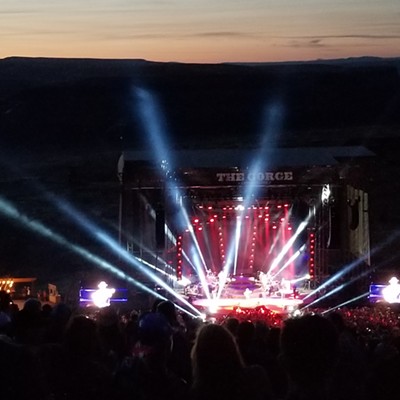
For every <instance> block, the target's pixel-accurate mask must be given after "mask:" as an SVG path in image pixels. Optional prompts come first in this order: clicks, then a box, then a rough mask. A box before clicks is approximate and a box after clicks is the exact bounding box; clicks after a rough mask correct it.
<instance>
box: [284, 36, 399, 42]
mask: <svg viewBox="0 0 400 400" xmlns="http://www.w3.org/2000/svg"><path fill="white" fill-rule="evenodd" d="M280 38H282V39H309V40H310V41H313V40H322V39H365V40H370V39H376V40H386V39H400V34H399V35H352V34H350V35H319V36H296V37H293V36H280Z"/></svg>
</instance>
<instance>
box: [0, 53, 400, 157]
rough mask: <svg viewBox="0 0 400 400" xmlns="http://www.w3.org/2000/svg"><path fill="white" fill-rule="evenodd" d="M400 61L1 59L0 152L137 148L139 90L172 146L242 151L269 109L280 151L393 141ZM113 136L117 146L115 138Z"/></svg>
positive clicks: (261, 130) (399, 117)
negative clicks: (151, 101)
mask: <svg viewBox="0 0 400 400" xmlns="http://www.w3.org/2000/svg"><path fill="white" fill-rule="evenodd" d="M399 60H400V59H376V58H361V59H347V60H332V61H329V60H327V61H325V60H318V61H315V62H302V63H299V62H296V63H270V64H240V65H239V64H208V65H199V64H179V63H155V62H149V61H145V60H96V59H46V58H7V59H3V60H0V87H1V88H2V90H1V92H0V129H1V132H2V137H1V141H2V144H3V146H8V145H11V147H14V146H17V147H18V148H21V150H22V147H21V143H24V144H25V145H26V146H28V147H29V150H32V149H34V150H35V151H39V150H41V149H42V150H43V149H44V148H46V147H47V148H49V149H50V150H56V149H62V150H63V151H68V150H69V149H70V150H72V149H73V151H76V150H77V149H78V148H79V149H82V151H88V150H91V149H102V148H120V147H122V148H123V147H141V146H144V145H145V139H144V136H145V135H146V133H145V131H144V130H143V127H142V126H141V124H140V122H139V120H138V115H137V104H135V99H134V97H133V96H132V93H133V91H134V89H135V88H137V87H141V88H144V89H148V90H149V91H150V92H151V93H152V94H154V95H155V98H156V99H157V101H158V103H159V105H160V115H161V117H162V118H163V120H164V122H165V131H166V132H167V133H168V135H169V138H170V142H171V143H172V145H173V146H176V147H182V146H183V147H193V146H194V147H195V146H202V147H214V146H227V147H237V146H243V145H245V146H249V145H254V144H256V143H257V142H258V140H259V137H260V135H262V134H265V133H266V132H265V130H266V127H265V113H266V110H268V107H271V106H278V107H279V109H280V112H281V113H282V116H281V119H282V122H281V124H280V126H279V127H276V128H274V129H273V131H272V132H269V134H270V135H271V138H272V140H273V141H274V142H275V143H278V144H279V145H284V146H293V145H295V146H297V145H299V144H300V145H301V143H303V142H305V141H306V142H307V143H308V145H310V144H311V145H313V144H315V145H321V144H322V145H324V144H326V143H327V144H346V143H353V144H354V143H360V142H362V144H364V143H365V142H366V141H367V142H369V141H373V140H374V139H376V138H380V137H382V135H383V136H385V135H386V136H389V137H390V136H392V135H393V127H398V126H399V125H400V113H399V112H398V111H399V109H400V73H399V71H400V61H399ZM121 139H122V141H121Z"/></svg>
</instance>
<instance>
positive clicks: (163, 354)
mask: <svg viewBox="0 0 400 400" xmlns="http://www.w3.org/2000/svg"><path fill="white" fill-rule="evenodd" d="M137 337H138V342H137V343H136V346H135V348H134V351H133V355H132V356H131V357H127V358H126V359H125V360H124V362H123V363H122V365H121V368H120V369H119V370H118V371H117V373H116V375H115V379H114V392H113V393H114V394H115V398H126V399H128V398H132V399H135V400H186V399H187V393H188V386H187V384H186V382H185V381H183V380H182V379H181V378H180V377H178V376H177V375H176V374H175V373H174V372H173V371H171V370H170V369H169V368H168V359H169V357H170V355H171V350H172V345H173V330H172V328H171V325H170V324H169V322H168V321H167V319H166V318H165V316H164V315H162V314H160V313H154V312H148V313H145V314H143V315H142V316H140V317H139V321H138V330H137Z"/></svg>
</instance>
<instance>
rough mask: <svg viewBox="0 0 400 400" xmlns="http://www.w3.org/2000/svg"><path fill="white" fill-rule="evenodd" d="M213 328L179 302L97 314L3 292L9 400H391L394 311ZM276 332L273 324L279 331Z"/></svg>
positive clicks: (4, 382) (1, 375)
mask: <svg viewBox="0 0 400 400" xmlns="http://www.w3.org/2000/svg"><path fill="white" fill-rule="evenodd" d="M269 316H270V315H269V314H267V315H265V314H264V316H263V315H262V314H258V315H255V314H254V315H251V317H252V318H249V315H247V314H231V315H224V316H221V318H220V319H218V320H215V319H214V320H213V321H212V322H211V321H203V320H200V319H194V318H190V317H188V316H187V315H185V314H181V312H179V311H178V309H177V308H176V307H175V304H174V303H173V302H171V301H160V300H157V301H155V302H154V304H153V306H152V308H151V309H149V310H131V311H129V312H125V311H124V312H121V311H120V310H118V309H116V308H113V307H112V306H110V307H105V308H103V309H99V310H97V311H96V312H95V313H91V314H88V313H87V312H84V310H82V309H78V310H73V309H71V308H70V307H68V306H67V305H65V304H63V303H60V304H56V305H48V304H42V303H41V302H40V301H39V300H38V299H34V298H31V299H28V300H26V301H25V303H24V305H23V308H22V309H18V307H16V306H15V305H14V304H13V303H12V301H11V299H10V297H9V295H8V294H7V293H5V292H0V357H1V363H0V365H1V366H0V382H1V386H0V388H1V398H2V399H16V400H20V399H21V400H23V399H41V400H58V399H62V400H69V399H71V400H72V399H74V400H81V399H82V400H83V399H85V400H92V399H93V400H94V399H96V400H103V399H104V400H105V399H117V398H118V399H138V400H153V399H154V400H167V399H171V400H181V399H188V400H203V399H210V400H214V399H215V400H216V399H221V400H224V399H227V400H228V399H229V400H237V399H247V398H248V399H252V400H253V399H255V400H264V399H265V400H297V399H298V400H301V399H310V400H311V399H313V400H342V399H343V400H344V399H355V400H358V399H360V400H361V399H362V400H369V399H371V400H372V399H392V398H393V397H395V396H397V395H398V394H397V392H398V390H399V389H398V388H397V382H398V380H399V378H400V319H399V318H400V317H399V315H398V313H397V312H396V311H395V310H393V309H390V308H388V307H383V306H380V307H372V306H371V307H361V308H357V309H339V310H335V311H332V312H329V313H325V312H324V311H323V310H309V311H308V313H307V314H303V315H301V316H297V317H290V318H285V319H282V321H281V324H279V325H277V324H276V323H275V322H276V321H274V320H271V319H269V318H268V317H269ZM272 321H274V322H273V323H272Z"/></svg>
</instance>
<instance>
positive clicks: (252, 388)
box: [191, 324, 271, 400]
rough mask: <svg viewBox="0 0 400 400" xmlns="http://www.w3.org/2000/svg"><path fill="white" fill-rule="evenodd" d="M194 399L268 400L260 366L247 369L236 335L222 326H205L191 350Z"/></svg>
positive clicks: (269, 393) (268, 394)
mask: <svg viewBox="0 0 400 400" xmlns="http://www.w3.org/2000/svg"><path fill="white" fill-rule="evenodd" d="M192 364H193V385H192V393H191V396H192V399H194V400H203V399H210V400H214V399H215V400H217V399H218V400H224V399H226V400H236V399H246V398H248V399H269V398H270V397H271V391H270V385H269V380H268V377H267V375H266V373H265V371H264V369H263V368H261V367H245V365H244V363H243V361H242V358H241V355H240V352H239V349H238V347H237V345H236V342H235V338H234V337H233V335H232V334H231V333H230V332H229V331H228V330H227V329H226V328H224V327H223V326H221V325H216V324H209V325H204V326H203V327H202V328H200V330H199V332H198V335H197V337H196V341H195V344H194V346H193V349H192Z"/></svg>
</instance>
